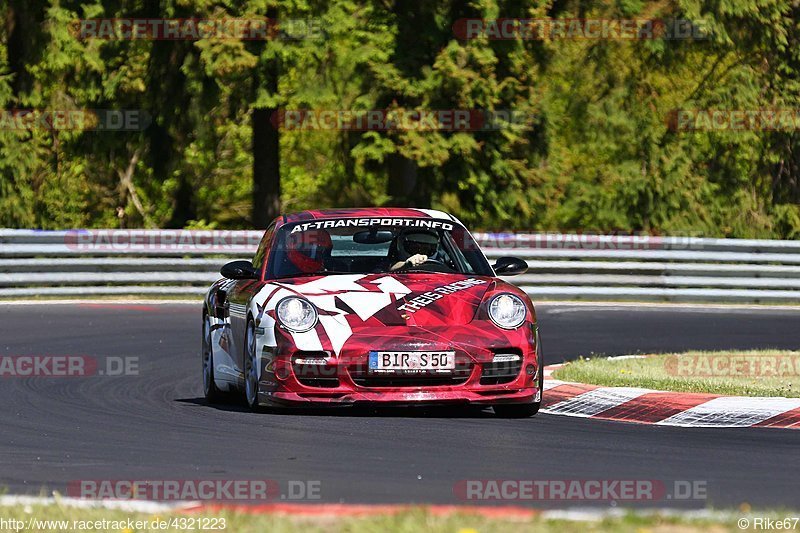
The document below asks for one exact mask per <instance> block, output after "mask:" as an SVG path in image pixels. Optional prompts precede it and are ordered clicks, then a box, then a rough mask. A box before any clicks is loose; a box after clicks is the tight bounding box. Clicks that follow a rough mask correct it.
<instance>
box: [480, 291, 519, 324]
mask: <svg viewBox="0 0 800 533" xmlns="http://www.w3.org/2000/svg"><path fill="white" fill-rule="evenodd" d="M527 312H528V311H527V309H526V308H525V302H523V301H522V300H521V299H520V298H519V297H517V296H514V295H513V294H500V295H499V296H495V297H494V298H492V300H491V301H490V302H489V318H491V319H492V322H494V323H495V324H497V325H498V326H500V327H501V328H504V329H514V328H517V327H519V326H520V325H522V323H523V322H525V315H526V314H527Z"/></svg>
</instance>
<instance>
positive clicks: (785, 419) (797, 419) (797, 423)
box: [755, 407, 800, 429]
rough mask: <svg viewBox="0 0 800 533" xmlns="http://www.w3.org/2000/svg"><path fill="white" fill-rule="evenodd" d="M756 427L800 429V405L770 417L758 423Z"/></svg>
mask: <svg viewBox="0 0 800 533" xmlns="http://www.w3.org/2000/svg"><path fill="white" fill-rule="evenodd" d="M755 427H763V428H797V429H800V407H798V408H797V409H792V410H791V411H786V412H785V413H781V414H779V415H775V416H773V417H772V418H768V419H766V420H764V421H763V422H759V423H758V424H756V425H755Z"/></svg>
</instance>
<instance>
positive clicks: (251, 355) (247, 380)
mask: <svg viewBox="0 0 800 533" xmlns="http://www.w3.org/2000/svg"><path fill="white" fill-rule="evenodd" d="M244 335H245V337H244V398H245V401H246V402H247V405H248V407H250V409H252V410H254V411H257V410H258V409H259V403H258V365H259V359H258V352H257V351H256V326H255V323H254V322H253V319H252V318H251V319H250V320H248V321H247V329H246V330H245V334H244Z"/></svg>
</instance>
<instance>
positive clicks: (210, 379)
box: [201, 314, 222, 403]
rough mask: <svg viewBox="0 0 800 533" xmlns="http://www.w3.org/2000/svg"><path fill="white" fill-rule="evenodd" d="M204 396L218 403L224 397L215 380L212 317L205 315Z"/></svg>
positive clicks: (203, 345)
mask: <svg viewBox="0 0 800 533" xmlns="http://www.w3.org/2000/svg"><path fill="white" fill-rule="evenodd" d="M201 346H202V354H203V396H205V398H206V401H208V402H209V403H216V402H218V401H219V400H220V399H221V398H222V393H221V392H220V390H219V389H218V388H217V383H216V382H215V381H214V350H213V348H212V344H211V319H210V318H209V316H208V315H207V314H204V315H203V339H202V344H201Z"/></svg>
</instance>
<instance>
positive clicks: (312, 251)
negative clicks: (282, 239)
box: [286, 229, 333, 274]
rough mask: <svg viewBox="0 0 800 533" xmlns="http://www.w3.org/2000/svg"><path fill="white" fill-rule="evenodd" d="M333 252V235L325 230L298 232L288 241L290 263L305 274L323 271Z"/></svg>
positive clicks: (287, 249)
mask: <svg viewBox="0 0 800 533" xmlns="http://www.w3.org/2000/svg"><path fill="white" fill-rule="evenodd" d="M331 250H333V242H332V241H331V235H330V233H328V232H327V231H326V230H324V229H317V230H309V231H298V232H296V233H292V234H291V235H289V237H288V238H287V239H286V256H287V258H288V259H289V262H290V263H292V264H293V265H294V266H295V267H296V268H297V269H298V270H299V271H300V272H302V273H304V274H313V273H314V272H320V271H322V270H323V268H324V264H325V258H327V257H328V256H329V255H330V253H331Z"/></svg>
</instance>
